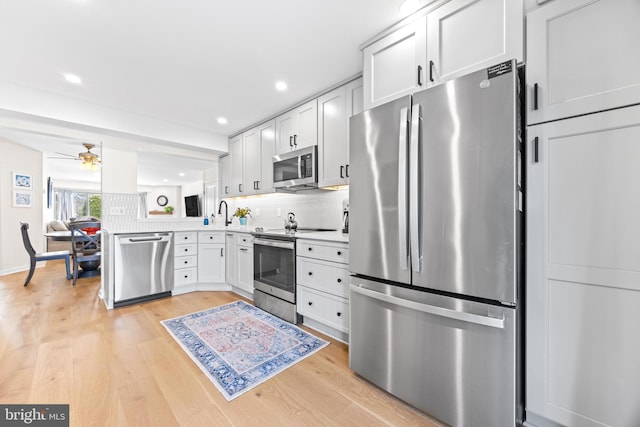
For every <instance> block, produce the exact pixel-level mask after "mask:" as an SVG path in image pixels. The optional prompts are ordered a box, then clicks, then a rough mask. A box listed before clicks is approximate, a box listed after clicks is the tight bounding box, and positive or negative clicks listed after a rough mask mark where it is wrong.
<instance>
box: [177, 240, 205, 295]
mask: <svg viewBox="0 0 640 427" xmlns="http://www.w3.org/2000/svg"><path fill="white" fill-rule="evenodd" d="M173 241H174V248H173V256H174V258H173V266H174V267H173V268H174V272H173V291H172V292H171V294H172V295H180V294H184V293H186V292H191V291H194V290H195V288H196V283H197V282H198V234H197V233H196V232H195V231H181V232H176V233H174V235H173Z"/></svg>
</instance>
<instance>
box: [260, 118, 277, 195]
mask: <svg viewBox="0 0 640 427" xmlns="http://www.w3.org/2000/svg"><path fill="white" fill-rule="evenodd" d="M258 138H259V139H260V177H259V179H258V182H257V183H256V190H257V192H258V193H260V194H263V193H272V192H273V191H274V190H273V156H274V155H275V154H276V121H275V120H269V121H268V122H266V123H263V124H262V125H260V126H258Z"/></svg>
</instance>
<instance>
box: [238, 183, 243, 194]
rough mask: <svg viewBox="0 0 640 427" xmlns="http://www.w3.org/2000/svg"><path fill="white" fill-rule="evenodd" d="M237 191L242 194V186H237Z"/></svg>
mask: <svg viewBox="0 0 640 427" xmlns="http://www.w3.org/2000/svg"><path fill="white" fill-rule="evenodd" d="M238 191H239V192H240V193H242V184H238Z"/></svg>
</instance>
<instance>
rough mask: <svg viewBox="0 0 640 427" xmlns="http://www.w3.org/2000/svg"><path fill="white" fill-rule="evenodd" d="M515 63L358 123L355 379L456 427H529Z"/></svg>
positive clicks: (353, 243)
mask: <svg viewBox="0 0 640 427" xmlns="http://www.w3.org/2000/svg"><path fill="white" fill-rule="evenodd" d="M520 130H521V120H520V96H519V78H518V70H517V68H516V63H515V61H509V62H505V63H501V64H498V65H496V66H494V67H490V68H488V69H483V70H481V71H478V72H475V73H472V74H469V75H467V76H464V77H461V78H458V79H456V80H453V81H449V82H447V83H444V84H441V85H439V86H435V87H432V88H430V89H427V90H424V91H421V92H417V93H415V94H414V95H413V96H406V97H404V98H402V99H399V100H396V101H393V102H390V103H388V104H385V105H381V106H379V107H376V108H373V109H371V110H368V111H365V112H363V113H361V114H358V115H357V116H354V117H352V118H351V125H350V162H351V176H350V188H349V199H350V209H351V212H350V216H351V224H350V230H349V231H350V236H351V238H350V242H349V268H350V271H351V274H352V276H351V279H350V315H349V317H350V329H349V331H350V333H349V341H350V342H349V345H350V348H349V365H350V367H351V369H353V370H354V371H356V372H357V373H359V374H360V375H361V376H363V377H364V378H366V379H368V380H369V381H371V382H373V383H375V384H377V385H378V386H380V387H381V388H383V389H385V390H387V391H389V392H390V393H392V394H394V395H396V396H397V397H399V398H401V399H402V400H404V401H406V402H408V403H410V404H411V405H413V406H415V407H417V408H419V409H421V410H423V411H425V412H427V413H429V414H431V415H432V416H434V417H436V418H438V419H440V420H442V421H444V422H446V423H448V424H451V425H454V426H474V427H478V426H488V427H495V426H509V425H517V424H519V423H520V422H521V419H522V403H521V402H522V395H521V392H520V390H521V388H522V387H521V384H520V378H521V375H520V369H521V362H520V357H521V353H520V342H521V333H520V331H521V326H522V325H521V320H520V319H521V317H522V316H521V311H522V306H521V305H522V301H521V300H520V298H521V289H520V284H521V282H522V280H521V278H522V274H521V263H522V219H521V217H522V214H523V208H522V200H523V195H522V176H521V156H522V154H521V153H522V150H521V141H520Z"/></svg>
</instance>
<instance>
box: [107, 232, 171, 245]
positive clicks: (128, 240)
mask: <svg viewBox="0 0 640 427" xmlns="http://www.w3.org/2000/svg"><path fill="white" fill-rule="evenodd" d="M170 241H171V234H169V233H165V234H161V235H156V236H141V237H127V236H119V237H118V242H119V243H120V244H121V245H132V244H136V243H148V242H170Z"/></svg>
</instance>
